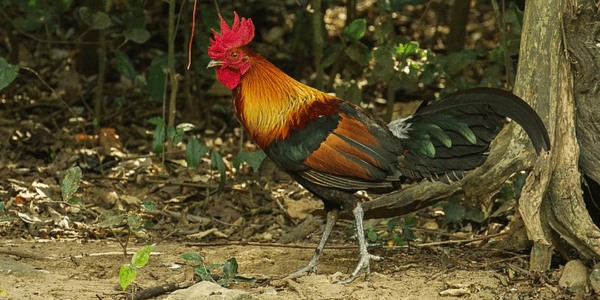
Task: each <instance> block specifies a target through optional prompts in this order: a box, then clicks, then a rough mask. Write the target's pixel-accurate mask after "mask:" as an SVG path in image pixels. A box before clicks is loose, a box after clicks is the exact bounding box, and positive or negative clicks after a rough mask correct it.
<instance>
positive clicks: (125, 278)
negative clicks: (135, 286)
mask: <svg viewBox="0 0 600 300" xmlns="http://www.w3.org/2000/svg"><path fill="white" fill-rule="evenodd" d="M152 248H154V245H148V246H146V247H144V248H142V249H140V250H138V251H137V252H136V253H135V254H134V255H133V257H132V258H131V263H129V264H124V265H122V266H121V269H120V270H119V283H120V284H121V288H122V289H123V291H125V290H126V289H127V287H129V285H130V284H131V283H132V282H133V281H134V280H135V278H136V277H137V270H138V269H141V268H143V267H144V266H146V264H148V260H149V259H150V253H152Z"/></svg>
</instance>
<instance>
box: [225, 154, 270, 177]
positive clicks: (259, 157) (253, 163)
mask: <svg viewBox="0 0 600 300" xmlns="http://www.w3.org/2000/svg"><path fill="white" fill-rule="evenodd" d="M266 157H267V155H266V154H265V152H264V151H262V150H258V151H250V152H249V151H243V152H240V154H238V155H237V156H236V157H235V159H234V160H233V167H234V168H236V169H239V168H240V165H241V164H242V163H247V164H248V165H249V166H250V168H252V171H254V172H258V170H259V169H260V166H261V164H262V162H263V161H264V160H265V158H266Z"/></svg>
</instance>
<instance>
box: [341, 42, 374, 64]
mask: <svg viewBox="0 0 600 300" xmlns="http://www.w3.org/2000/svg"><path fill="white" fill-rule="evenodd" d="M344 53H345V54H346V55H347V56H348V57H349V58H350V59H351V60H353V61H355V62H357V63H358V64H359V65H360V66H366V65H367V64H368V63H369V48H368V47H367V46H366V45H365V44H363V43H360V42H357V43H352V44H351V45H350V46H348V47H347V48H346V50H344Z"/></svg>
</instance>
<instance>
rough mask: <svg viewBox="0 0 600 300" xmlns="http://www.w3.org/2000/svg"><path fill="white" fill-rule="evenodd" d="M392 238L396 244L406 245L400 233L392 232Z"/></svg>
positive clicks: (399, 245)
mask: <svg viewBox="0 0 600 300" xmlns="http://www.w3.org/2000/svg"><path fill="white" fill-rule="evenodd" d="M392 240H393V241H394V244H395V245H396V246H398V247H402V246H404V240H403V239H402V237H401V236H400V235H398V234H397V233H393V234H392Z"/></svg>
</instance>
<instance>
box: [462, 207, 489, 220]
mask: <svg viewBox="0 0 600 300" xmlns="http://www.w3.org/2000/svg"><path fill="white" fill-rule="evenodd" d="M465 220H471V221H473V222H477V223H481V222H483V221H484V220H485V215H484V214H483V212H482V211H481V210H479V209H469V210H467V212H466V213H465Z"/></svg>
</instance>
